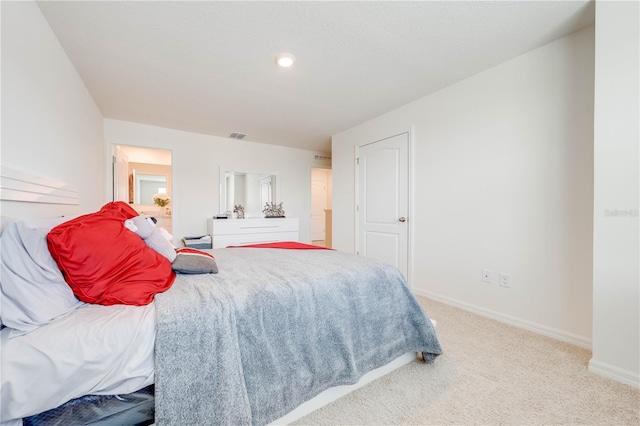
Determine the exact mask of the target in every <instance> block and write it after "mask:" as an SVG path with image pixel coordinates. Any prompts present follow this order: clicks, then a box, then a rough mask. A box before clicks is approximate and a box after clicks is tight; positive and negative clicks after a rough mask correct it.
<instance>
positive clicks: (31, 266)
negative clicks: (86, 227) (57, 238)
mask: <svg viewBox="0 0 640 426" xmlns="http://www.w3.org/2000/svg"><path fill="white" fill-rule="evenodd" d="M68 219H69V218H57V219H46V220H42V219H39V220H30V221H29V220H27V221H17V222H12V223H10V224H9V225H7V227H6V228H5V230H4V231H3V232H2V235H0V293H1V294H0V296H1V299H0V319H1V320H2V324H4V325H5V326H6V327H10V328H12V329H14V331H12V333H11V334H12V335H14V334H24V333H27V332H29V331H31V330H33V329H35V328H37V327H39V326H41V325H43V324H47V323H49V322H51V321H53V320H54V319H56V318H58V317H60V316H62V315H65V314H67V313H69V312H71V311H73V310H75V309H76V308H78V307H79V306H81V305H83V304H84V303H83V302H81V301H79V300H78V299H76V297H75V295H74V294H73V292H72V291H71V288H70V287H69V286H68V285H67V283H66V282H65V280H64V277H63V275H62V272H60V269H59V268H58V265H57V264H56V262H55V260H53V258H52V257H51V253H49V248H48V247H47V234H48V233H49V231H50V230H51V229H52V228H53V227H54V226H56V225H58V224H60V223H62V222H64V221H66V220H68Z"/></svg>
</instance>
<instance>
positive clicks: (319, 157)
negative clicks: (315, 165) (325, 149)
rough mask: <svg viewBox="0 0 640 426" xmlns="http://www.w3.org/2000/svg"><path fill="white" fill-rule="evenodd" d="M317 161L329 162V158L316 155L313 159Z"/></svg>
mask: <svg viewBox="0 0 640 426" xmlns="http://www.w3.org/2000/svg"><path fill="white" fill-rule="evenodd" d="M314 158H315V159H316V160H317V161H331V157H330V156H327V155H318V154H316V155H315V157H314Z"/></svg>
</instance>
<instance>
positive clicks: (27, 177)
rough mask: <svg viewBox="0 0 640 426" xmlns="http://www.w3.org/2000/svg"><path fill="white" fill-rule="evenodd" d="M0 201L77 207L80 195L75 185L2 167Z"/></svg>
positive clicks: (0, 169)
mask: <svg viewBox="0 0 640 426" xmlns="http://www.w3.org/2000/svg"><path fill="white" fill-rule="evenodd" d="M0 200H6V201H23V202H28V203H46V204H72V205H79V204H80V194H79V193H78V188H77V187H76V186H75V185H69V184H66V183H63V182H58V181H55V180H53V179H49V178H44V177H41V176H37V175H34V174H31V173H27V172H23V171H20V170H16V169H14V168H12V167H7V166H2V167H1V168H0Z"/></svg>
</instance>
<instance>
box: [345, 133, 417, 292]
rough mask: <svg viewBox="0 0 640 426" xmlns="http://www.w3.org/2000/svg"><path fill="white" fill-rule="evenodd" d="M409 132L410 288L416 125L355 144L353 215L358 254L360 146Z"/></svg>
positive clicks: (409, 276) (408, 239)
mask: <svg viewBox="0 0 640 426" xmlns="http://www.w3.org/2000/svg"><path fill="white" fill-rule="evenodd" d="M405 133H406V134H407V140H408V143H407V157H408V161H407V163H408V164H407V168H408V170H407V204H408V206H407V211H408V212H409V217H408V218H407V277H406V278H407V283H408V284H409V288H413V276H414V274H413V265H414V262H413V253H414V250H413V244H414V241H413V240H414V239H413V218H414V216H415V215H414V213H415V212H414V202H413V199H414V198H413V197H414V195H415V192H414V188H415V185H414V175H413V170H414V160H413V147H414V136H413V134H414V126H411V127H410V128H409V129H407V130H401V131H395V132H390V134H388V135H386V136H382V137H375V138H373V139H374V140H373V141H369V142H361V143H358V144H356V145H355V146H354V156H353V170H354V184H355V188H354V194H355V196H354V199H353V211H354V212H355V214H354V215H353V219H354V229H355V232H354V239H355V241H354V247H355V252H356V253H357V254H359V253H360V224H359V223H360V211H359V210H358V201H359V199H360V171H359V167H360V166H359V164H358V158H359V157H360V148H361V147H363V146H365V145H370V144H372V143H376V142H380V141H383V140H385V139H389V138H393V137H395V136H400V135H402V134H405Z"/></svg>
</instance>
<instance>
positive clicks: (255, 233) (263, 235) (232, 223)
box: [207, 218, 299, 248]
mask: <svg viewBox="0 0 640 426" xmlns="http://www.w3.org/2000/svg"><path fill="white" fill-rule="evenodd" d="M207 226H208V230H209V234H210V235H211V237H212V238H213V248H223V247H227V246H233V245H244V244H261V243H272V242H278V241H298V239H299V232H298V219H297V218H277V219H222V220H220V219H217V220H216V219H208V221H207Z"/></svg>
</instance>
